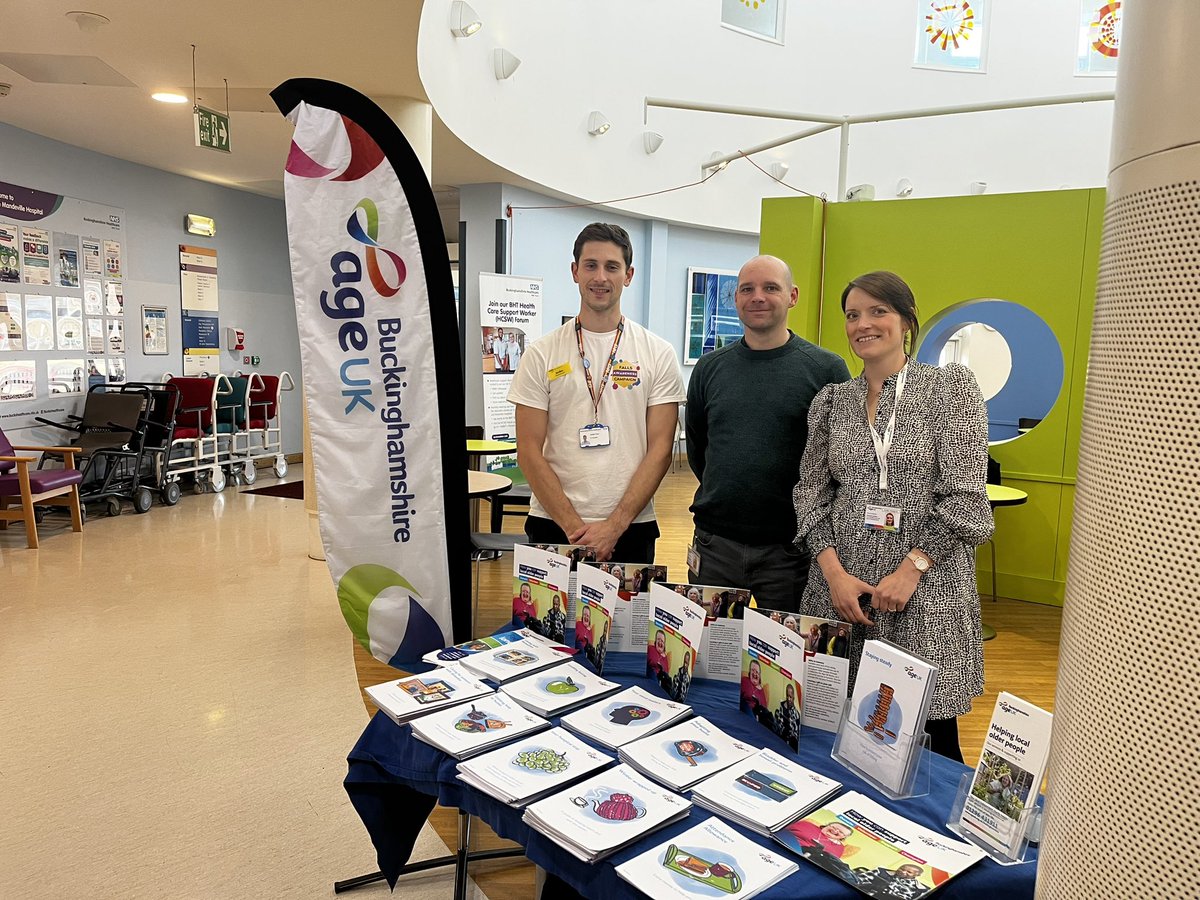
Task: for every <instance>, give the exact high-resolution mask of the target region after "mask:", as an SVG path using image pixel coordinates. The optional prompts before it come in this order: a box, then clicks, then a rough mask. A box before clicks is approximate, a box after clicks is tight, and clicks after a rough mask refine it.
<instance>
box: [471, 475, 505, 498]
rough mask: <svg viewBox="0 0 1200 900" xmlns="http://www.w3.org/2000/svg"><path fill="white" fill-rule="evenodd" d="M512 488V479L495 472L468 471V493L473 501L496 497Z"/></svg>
mask: <svg viewBox="0 0 1200 900" xmlns="http://www.w3.org/2000/svg"><path fill="white" fill-rule="evenodd" d="M511 487H512V479H511V478H509V477H508V476H507V475H497V474H496V473H495V472H479V471H476V470H475V469H467V493H468V494H469V495H470V497H471V499H472V500H478V499H479V498H480V497H495V496H496V495H497V494H503V493H504V492H505V491H507V490H508V489H509V488H511Z"/></svg>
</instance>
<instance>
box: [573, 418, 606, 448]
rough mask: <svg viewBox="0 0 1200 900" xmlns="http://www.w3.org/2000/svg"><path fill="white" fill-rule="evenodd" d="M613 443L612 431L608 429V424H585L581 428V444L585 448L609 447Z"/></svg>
mask: <svg viewBox="0 0 1200 900" xmlns="http://www.w3.org/2000/svg"><path fill="white" fill-rule="evenodd" d="M611 443H612V433H611V432H610V431H609V430H608V426H607V425H601V424H599V423H596V424H595V425H584V426H583V427H582V428H580V429H579V446H580V447H582V448H583V449H584V450H593V449H596V448H597V447H607V446H608V445H609V444H611Z"/></svg>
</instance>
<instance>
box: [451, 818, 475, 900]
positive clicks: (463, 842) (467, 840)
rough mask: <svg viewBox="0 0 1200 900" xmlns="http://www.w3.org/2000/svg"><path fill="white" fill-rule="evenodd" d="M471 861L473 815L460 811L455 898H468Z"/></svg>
mask: <svg viewBox="0 0 1200 900" xmlns="http://www.w3.org/2000/svg"><path fill="white" fill-rule="evenodd" d="M470 861H471V816H470V815H469V814H468V813H465V812H463V811H462V810H461V809H460V810H459V811H458V859H457V861H456V862H455V863H454V900H467V874H468V871H467V867H468V865H469V863H470Z"/></svg>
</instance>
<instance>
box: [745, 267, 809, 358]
mask: <svg viewBox="0 0 1200 900" xmlns="http://www.w3.org/2000/svg"><path fill="white" fill-rule="evenodd" d="M798 297H799V291H798V290H797V289H796V285H795V283H794V282H793V281H792V270H791V268H790V267H789V266H788V264H787V263H785V262H784V261H783V260H782V259H779V257H777V256H756V257H754V259H752V260H750V261H749V262H747V263H746V264H745V265H744V266H742V268H741V271H740V272H738V283H737V294H736V306H737V312H738V318H739V319H741V320H742V330H743V336H744V338H745V341H746V346H747V347H749V348H750V349H751V350H774V349H775V348H776V347H782V346H783V345H784V344H786V343H787V342H788V339H789V337H790V335H789V332H788V327H787V314H788V310H789V309H791V308H792V307H793V306H795V305H796V299H797V298H798Z"/></svg>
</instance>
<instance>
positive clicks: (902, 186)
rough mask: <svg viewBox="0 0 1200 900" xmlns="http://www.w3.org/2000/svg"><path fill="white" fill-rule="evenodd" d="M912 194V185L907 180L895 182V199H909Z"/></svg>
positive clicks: (902, 179)
mask: <svg viewBox="0 0 1200 900" xmlns="http://www.w3.org/2000/svg"><path fill="white" fill-rule="evenodd" d="M912 192H913V183H912V182H911V181H909V180H908V179H907V178H901V179H900V180H899V181H897V182H896V196H897V197H911V196H912Z"/></svg>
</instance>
